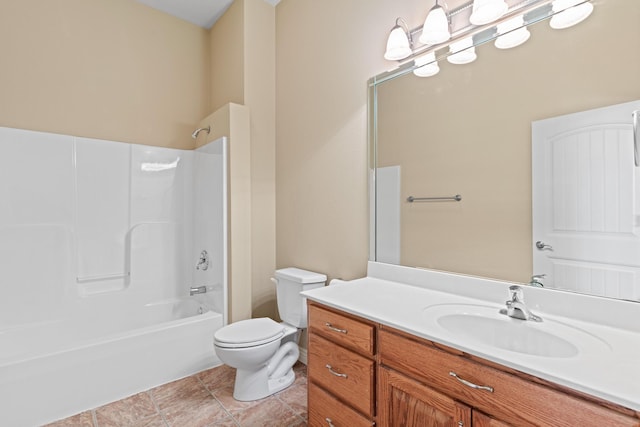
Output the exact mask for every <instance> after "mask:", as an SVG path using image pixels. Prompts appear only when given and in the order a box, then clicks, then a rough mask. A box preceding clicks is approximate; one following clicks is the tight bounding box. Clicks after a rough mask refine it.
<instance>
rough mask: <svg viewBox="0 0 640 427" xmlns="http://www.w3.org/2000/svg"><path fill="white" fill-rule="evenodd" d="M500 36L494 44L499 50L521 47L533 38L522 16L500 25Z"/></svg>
mask: <svg viewBox="0 0 640 427" xmlns="http://www.w3.org/2000/svg"><path fill="white" fill-rule="evenodd" d="M498 34H499V36H498V38H497V39H496V41H495V43H494V44H495V46H496V47H497V48H498V49H511V48H512V47H516V46H520V45H521V44H522V43H524V42H526V41H527V40H529V37H531V33H530V32H529V30H528V29H527V27H525V26H524V17H523V16H522V15H520V16H516V17H515V18H513V19H509V20H508V21H506V22H503V23H502V24H498Z"/></svg>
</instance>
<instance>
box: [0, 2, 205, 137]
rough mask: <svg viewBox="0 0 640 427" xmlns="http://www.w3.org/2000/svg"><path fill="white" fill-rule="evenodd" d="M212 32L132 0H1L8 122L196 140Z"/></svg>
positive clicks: (1, 118)
mask: <svg viewBox="0 0 640 427" xmlns="http://www.w3.org/2000/svg"><path fill="white" fill-rule="evenodd" d="M208 45H209V39H208V37H207V31H205V30H203V29H202V28H199V27H197V26H195V25H193V24H189V23H187V22H184V21H181V20H179V19H177V18H174V17H171V16H169V15H166V14H164V13H161V12H158V11H155V10H154V9H151V8H149V7H147V6H144V5H142V4H139V3H137V2H134V1H132V0H109V1H86V0H59V1H55V2H52V1H48V0H23V1H9V0H3V1H2V13H0V51H1V52H2V64H3V65H2V67H0V98H1V99H2V103H0V125H2V126H7V127H15V128H21V129H31V130H40V131H46V132H55V133H61V134H72V135H77V136H85V137H92V138H101V139H109V140H116V141H124V142H133V143H139V144H148V145H158V146H165V147H174V148H187V149H189V148H193V140H192V139H191V138H190V137H189V135H190V134H191V132H192V131H193V126H194V124H195V123H197V122H198V121H199V120H200V119H202V117H204V116H205V115H206V114H207V113H208V112H209V66H210V65H209V61H208V58H209V54H208V49H209V46H208Z"/></svg>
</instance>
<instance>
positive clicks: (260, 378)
mask: <svg viewBox="0 0 640 427" xmlns="http://www.w3.org/2000/svg"><path fill="white" fill-rule="evenodd" d="M272 280H273V281H274V282H275V283H276V288H277V294H276V295H277V302H278V312H279V314H280V317H281V318H282V320H283V321H284V322H282V323H278V322H276V321H274V320H272V319H269V318H267V317H262V318H256V319H247V320H241V321H238V322H234V323H232V324H230V325H227V326H224V327H222V328H220V329H218V331H217V332H216V333H215V335H214V349H215V352H216V354H217V355H218V357H219V358H220V360H221V361H222V362H223V363H224V364H226V365H229V366H231V367H232V368H236V379H235V384H234V388H233V397H234V398H235V399H236V400H240V401H251V400H258V399H262V398H264V397H267V396H270V395H272V394H274V393H277V392H279V391H281V390H284V389H285V388H287V387H289V386H290V385H291V384H292V383H293V382H294V381H295V373H294V371H293V365H294V364H295V363H296V361H297V360H298V357H299V355H300V350H299V349H298V345H297V340H298V337H299V335H300V334H299V332H300V329H304V328H306V327H307V307H306V299H305V298H304V297H303V296H302V295H300V292H301V291H303V290H308V289H313V288H317V287H320V286H324V284H325V282H326V280H327V278H326V276H325V275H324V274H319V273H314V272H310V271H306V270H301V269H298V268H286V269H282V270H277V271H276V273H275V279H272Z"/></svg>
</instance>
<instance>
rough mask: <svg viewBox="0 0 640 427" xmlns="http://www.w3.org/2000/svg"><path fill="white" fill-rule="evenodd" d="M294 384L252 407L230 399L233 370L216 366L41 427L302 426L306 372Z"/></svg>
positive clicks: (302, 370)
mask: <svg viewBox="0 0 640 427" xmlns="http://www.w3.org/2000/svg"><path fill="white" fill-rule="evenodd" d="M294 370H295V371H296V381H295V382H294V383H293V384H292V385H291V386H290V387H289V388H287V389H285V390H283V391H281V392H280V393H277V394H275V395H273V396H269V397H267V398H265V399H261V400H257V401H255V402H238V401H235V400H234V399H233V396H232V392H233V381H234V377H235V370H234V369H233V368H229V367H228V366H220V367H217V368H213V369H209V370H207V371H203V372H200V373H198V374H196V375H193V376H191V377H187V378H183V379H181V380H177V381H174V382H172V383H169V384H164V385H161V386H159V387H156V388H153V389H151V390H147V391H144V392H142V393H138V394H136V395H134V396H130V397H127V398H125V399H122V400H119V401H117V402H113V403H110V404H108V405H104V406H101V407H99V408H96V409H92V410H90V411H86V412H83V413H81V414H78V415H75V416H73V417H70V418H66V419H64V420H61V421H57V422H55V423H53V424H48V425H47V426H46V427H227V426H229V427H231V426H233V427H238V426H239V427H245V426H247V427H260V426H263V427H269V426H273V427H297V426H306V425H307V368H306V366H305V365H303V364H302V363H300V362H298V363H297V364H296V366H295V367H294Z"/></svg>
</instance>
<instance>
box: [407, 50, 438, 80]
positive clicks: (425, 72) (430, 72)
mask: <svg viewBox="0 0 640 427" xmlns="http://www.w3.org/2000/svg"><path fill="white" fill-rule="evenodd" d="M414 63H415V65H416V66H417V67H419V68H416V69H415V70H413V74H415V75H416V76H418V77H431V76H435V75H436V74H438V73H439V72H440V67H439V66H438V62H437V61H436V54H435V53H434V52H431V53H428V54H426V55H423V56H421V57H419V58H416V59H415V60H414Z"/></svg>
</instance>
